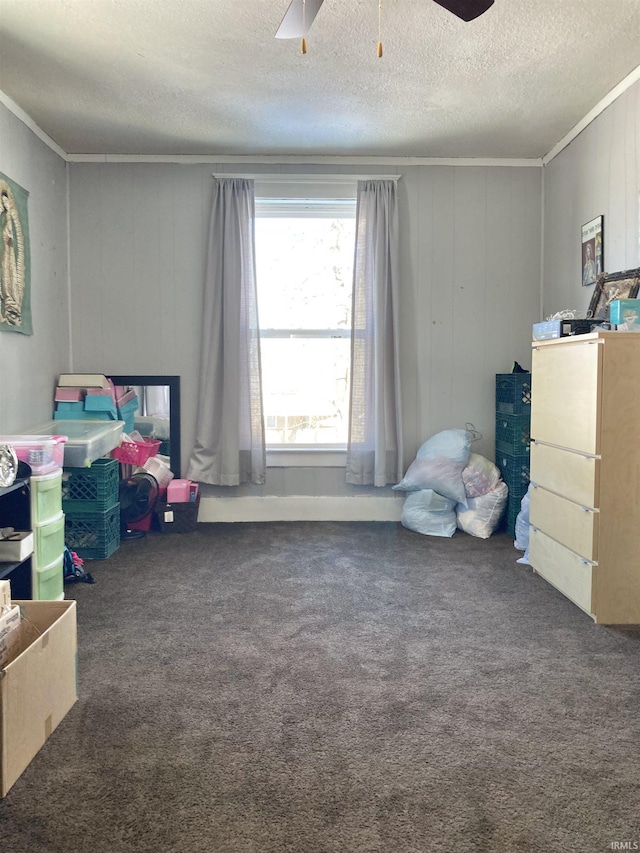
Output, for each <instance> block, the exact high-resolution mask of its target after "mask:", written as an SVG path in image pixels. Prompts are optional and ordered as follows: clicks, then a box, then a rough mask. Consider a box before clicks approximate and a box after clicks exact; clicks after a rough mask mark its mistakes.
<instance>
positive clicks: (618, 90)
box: [542, 65, 640, 166]
mask: <svg viewBox="0 0 640 853" xmlns="http://www.w3.org/2000/svg"><path fill="white" fill-rule="evenodd" d="M638 80H640V65H639V66H638V67H637V68H635V69H634V70H633V71H632V72H631V74H627V76H626V77H625V78H624V80H621V81H620V82H619V83H618V85H617V86H616V87H615V88H614V89H612V90H611V91H610V92H609V94H608V95H605V97H604V98H603V99H602V100H601V101H600V102H599V103H597V104H596V105H595V107H594V108H593V109H592V110H591V111H590V112H588V113H587V114H586V116H585V117H584V118H583V119H582V120H581V121H579V122H578V124H576V125H575V126H574V127H572V128H571V130H570V131H569V133H567V135H566V136H564V137H563V138H562V139H561V140H560V142H558V143H557V144H556V145H554V146H553V148H552V149H551V150H550V151H549V153H548V154H545V156H544V157H543V158H542V165H543V166H546V165H547V164H548V163H550V162H551V161H552V160H553V158H554V157H557V156H558V154H560V152H561V151H564V149H565V148H566V147H567V146H568V145H570V144H571V143H572V142H573V140H574V139H575V138H576V136H579V134H581V133H582V131H583V130H584V129H585V128H586V127H588V126H589V125H590V124H591V122H592V121H594V120H595V119H596V118H598V116H599V115H600V114H601V113H603V112H604V111H605V110H606V109H607V107H609V106H611V104H612V103H613V102H614V101H617V99H618V98H619V97H620V95H623V94H624V93H625V92H626V91H627V89H630V88H631V86H633V84H634V83H637V82H638Z"/></svg>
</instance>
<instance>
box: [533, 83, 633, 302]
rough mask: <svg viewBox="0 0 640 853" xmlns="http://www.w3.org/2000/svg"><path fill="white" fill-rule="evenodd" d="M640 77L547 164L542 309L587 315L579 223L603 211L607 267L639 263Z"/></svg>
mask: <svg viewBox="0 0 640 853" xmlns="http://www.w3.org/2000/svg"><path fill="white" fill-rule="evenodd" d="M639 146H640V82H639V83H635V84H634V85H633V86H632V87H631V88H629V89H628V90H627V91H626V92H624V93H623V94H622V95H621V96H620V97H619V98H618V99H617V100H616V101H614V102H613V103H612V104H611V106H609V107H607V109H606V110H605V111H604V112H603V113H602V114H601V115H600V116H598V118H596V119H595V120H594V121H593V122H592V123H591V124H590V125H589V126H588V127H587V128H585V130H583V131H582V133H581V134H580V135H579V136H578V137H577V138H576V139H574V140H573V142H572V143H571V144H570V145H569V146H568V147H567V148H566V149H565V150H564V151H562V152H561V153H560V154H559V155H558V156H557V157H555V158H554V159H553V160H551V162H550V163H548V164H547V166H546V167H545V169H544V186H545V205H544V207H545V210H544V221H545V233H544V247H545V264H544V302H543V314H544V316H548V315H549V314H551V313H553V312H555V311H559V310H561V309H564V308H575V309H576V310H577V311H578V312H579V313H580V315H582V316H584V313H585V312H586V310H587V308H588V306H589V302H590V300H591V295H592V293H593V287H582V279H581V254H580V229H581V227H582V225H583V224H584V223H585V222H588V221H589V220H590V219H593V218H594V217H595V216H599V215H600V214H602V215H604V244H605V269H606V270H607V271H609V272H615V271H616V270H623V269H631V268H633V267H637V266H640V257H639V250H638V228H639V223H638V192H639V191H640V149H639Z"/></svg>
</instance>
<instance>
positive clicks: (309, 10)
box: [276, 0, 493, 39]
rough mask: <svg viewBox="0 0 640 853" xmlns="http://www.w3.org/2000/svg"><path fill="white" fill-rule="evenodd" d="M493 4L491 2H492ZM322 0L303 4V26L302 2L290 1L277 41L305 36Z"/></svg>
mask: <svg viewBox="0 0 640 853" xmlns="http://www.w3.org/2000/svg"><path fill="white" fill-rule="evenodd" d="M492 2H493V0H492ZM323 3H324V0H306V2H305V3H304V26H303V24H302V18H303V14H302V6H303V0H291V3H290V5H289V8H288V9H287V11H286V12H285V13H284V18H283V19H282V23H281V24H280V26H279V27H278V31H277V32H276V38H277V39H299V38H302V36H304V35H306V34H307V32H308V31H309V27H310V26H311V24H312V23H313V21H314V19H315V17H316V15H317V14H318V10H319V9H320V6H322V4H323Z"/></svg>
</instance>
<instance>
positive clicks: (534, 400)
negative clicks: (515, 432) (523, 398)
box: [531, 339, 602, 455]
mask: <svg viewBox="0 0 640 853" xmlns="http://www.w3.org/2000/svg"><path fill="white" fill-rule="evenodd" d="M565 340H566V339H565ZM544 344H545V342H542V344H541V345H540V346H538V347H535V346H534V349H533V354H532V364H533V372H532V386H531V438H532V439H534V440H535V441H542V442H545V443H547V444H556V445H559V446H560V447H569V448H571V449H573V450H581V451H582V452H583V453H590V454H596V455H597V454H598V453H600V449H599V444H600V437H599V435H598V424H599V388H600V377H601V373H602V346H600V345H599V344H598V343H595V342H594V343H587V342H584V343H581V342H576V343H574V342H573V341H571V342H570V343H563V342H559V343H556V344H554V345H551V346H548V345H547V346H545V345H544Z"/></svg>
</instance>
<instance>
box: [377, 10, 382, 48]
mask: <svg viewBox="0 0 640 853" xmlns="http://www.w3.org/2000/svg"><path fill="white" fill-rule="evenodd" d="M381 58H382V0H378V59H381Z"/></svg>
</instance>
